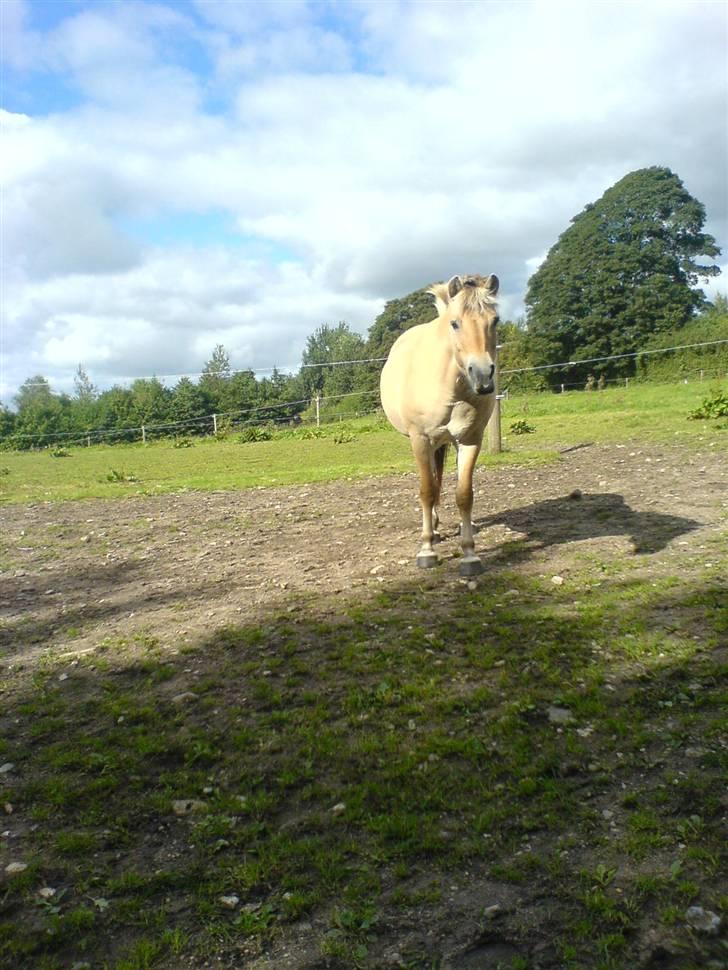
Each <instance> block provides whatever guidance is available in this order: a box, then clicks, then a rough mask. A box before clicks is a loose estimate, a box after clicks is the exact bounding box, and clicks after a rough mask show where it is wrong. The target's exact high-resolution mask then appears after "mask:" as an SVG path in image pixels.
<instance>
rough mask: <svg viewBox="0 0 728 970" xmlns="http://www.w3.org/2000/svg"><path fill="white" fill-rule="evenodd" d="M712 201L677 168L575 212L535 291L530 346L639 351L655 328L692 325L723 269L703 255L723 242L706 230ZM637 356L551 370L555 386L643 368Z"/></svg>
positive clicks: (589, 353) (568, 354) (548, 351)
mask: <svg viewBox="0 0 728 970" xmlns="http://www.w3.org/2000/svg"><path fill="white" fill-rule="evenodd" d="M704 223H705V208H704V206H703V205H702V203H700V202H698V200H697V199H694V198H693V197H692V196H691V195H690V193H689V192H688V191H687V190H686V189H685V187H684V185H683V184H682V182H681V180H680V179H679V178H678V176H677V175H675V174H674V173H673V172H671V171H670V169H668V168H662V167H658V166H653V167H652V168H643V169H639V170H638V171H636V172H631V173H630V174H629V175H625V177H624V178H622V179H620V181H619V182H617V183H616V184H615V185H613V186H612V187H611V188H610V189H608V190H607V191H606V192H605V193H604V195H603V196H602V197H601V198H600V199H598V200H597V201H596V202H594V203H592V204H590V205H588V206H587V207H586V208H585V209H584V211H583V212H580V213H579V215H577V216H575V218H574V219H572V221H571V225H570V226H569V228H568V229H566V231H565V232H563V233H562V234H561V236H559V238H558V240H557V242H556V244H555V245H554V246H553V247H552V248H551V250H550V252H549V254H548V256H547V257H546V260H545V262H544V263H543V264H542V265H541V266H540V267H539V269H538V270H537V271H536V272H535V273H534V275H533V276H532V277H531V279H530V281H529V284H528V292H527V294H526V307H527V312H528V330H529V344H530V348H531V352H532V353H533V355H534V357H535V359H536V362H537V363H555V362H557V361H562V360H565V361H569V360H580V359H581V360H584V359H587V358H590V357H602V356H608V355H612V354H626V353H632V352H634V351H636V350H639V349H640V348H641V347H642V346H643V345H644V343H645V341H646V340H647V339H648V338H649V337H650V336H651V335H652V334H655V333H660V332H663V331H666V330H674V329H676V328H679V327H682V326H684V325H685V324H686V323H687V322H688V321H689V320H690V319H691V318H692V316H693V315H694V313H695V312H696V310H698V309H700V308H701V307H702V306H704V305H705V302H706V300H705V294H704V293H703V292H702V290H700V289H698V288H697V283H698V281H699V279H700V278H703V279H707V278H708V277H710V276H714V275H716V274H717V273H719V272H720V270H719V268H718V267H717V266H715V265H712V264H706V265H702V264H699V263H698V262H696V259H697V257H699V256H708V257H715V256H717V255H719V254H720V249H719V248H718V246H717V245H716V243H715V239H714V238H713V237H712V236H711V235H709V234H708V233H705V232H703V225H704ZM634 366H635V365H634V360H632V359H626V360H624V361H613V362H607V363H604V364H595V365H593V366H591V365H589V367H587V366H586V365H582V366H581V367H571V368H567V369H565V370H559V371H547V372H546V373H547V374H548V375H549V380H550V381H551V383H552V384H559V383H561V382H570V381H582V380H583V379H584V378H585V377H586V376H587V373H588V370H589V369H591V370H593V371H594V372H595V373H597V374H599V373H603V374H605V375H606V376H610V375H611V374H624V373H633V372H634Z"/></svg>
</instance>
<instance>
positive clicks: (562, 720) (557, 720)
mask: <svg viewBox="0 0 728 970" xmlns="http://www.w3.org/2000/svg"><path fill="white" fill-rule="evenodd" d="M547 713H548V717H549V721H551V723H552V724H571V722H572V721H573V720H574V715H573V714H572V713H571V711H568V710H567V709H566V708H565V707H549V709H548V712H547Z"/></svg>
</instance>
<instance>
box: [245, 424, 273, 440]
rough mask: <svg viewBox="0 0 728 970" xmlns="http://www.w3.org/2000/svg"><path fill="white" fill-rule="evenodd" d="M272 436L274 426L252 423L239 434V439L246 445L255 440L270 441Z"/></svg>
mask: <svg viewBox="0 0 728 970" xmlns="http://www.w3.org/2000/svg"><path fill="white" fill-rule="evenodd" d="M272 437H273V429H272V428H269V427H267V426H266V425H255V424H251V425H249V426H248V427H246V428H243V430H242V431H241V432H240V434H239V435H238V441H239V442H240V444H241V445H246V444H249V443H250V442H253V441H270V440H271V438H272Z"/></svg>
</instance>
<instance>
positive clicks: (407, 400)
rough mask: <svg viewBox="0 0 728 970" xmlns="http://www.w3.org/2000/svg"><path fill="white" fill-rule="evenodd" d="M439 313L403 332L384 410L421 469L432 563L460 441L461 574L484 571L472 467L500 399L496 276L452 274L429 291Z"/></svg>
mask: <svg viewBox="0 0 728 970" xmlns="http://www.w3.org/2000/svg"><path fill="white" fill-rule="evenodd" d="M429 292H430V293H432V295H433V296H434V298H435V304H436V306H437V310H438V314H439V315H438V317H437V319H435V320H433V321H432V322H431V323H423V324H420V326H417V327H412V328H411V329H410V330H407V331H405V333H403V334H402V335H401V336H400V337H398V338H397V340H396V341H395V343H394V345H393V347H392V349H391V351H390V352H389V357H388V359H387V362H386V364H385V365H384V368H383V370H382V376H381V382H380V390H381V397H382V406H383V408H384V411H385V414H386V415H387V417H388V418H389V420H390V421H391V423H392V424H393V425H394V427H395V428H396V429H397V430H398V431H401V432H402V434H406V435H408V436H409V439H410V442H411V444H412V452H413V454H414V456H415V461H416V462H417V468H418V470H419V474H420V501H421V504H422V547H421V549H420V551H419V553H418V555H417V565H418V566H422V567H428V566H434V565H435V564H436V563H437V555H436V553H435V552H434V551H433V549H432V543H433V539H434V538H435V537H436V533H435V529H436V528H437V523H438V513H437V507H438V504H439V500H440V489H441V487H442V472H443V467H444V463H445V452H446V449H447V446H448V445H449V444H455V445H456V447H457V466H458V482H457V491H456V498H457V504H458V508H459V510H460V518H461V526H460V535H461V544H462V547H463V558H462V560H461V562H460V572H461V574H462V575H466V576H470V575H474V574H476V573H478V572H480V571H481V570H482V564H481V562H480V559H478V557H477V556H476V555H475V543H474V540H473V525H472V508H473V469H474V467H475V462H476V460H477V458H478V454H479V452H480V448H481V444H482V441H483V432H484V430H485V426H486V425H487V423H488V420H489V419H490V416H491V414H492V412H493V407H494V404H495V393H494V391H495V386H494V383H493V375H494V373H495V353H496V325H497V323H498V309H497V305H496V301H495V298H496V294H497V293H498V277H497V276H492V275H491V276H488V277H483V276H462V277H461V276H453V278H452V279H451V280H450V281H449V282H448V283H438V284H437V285H436V286H433V287H432V289H431V290H430V291H429Z"/></svg>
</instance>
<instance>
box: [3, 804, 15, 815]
mask: <svg viewBox="0 0 728 970" xmlns="http://www.w3.org/2000/svg"><path fill="white" fill-rule="evenodd" d="M3 810H4V812H5V814H6V815H12V814H13V811H14V809H13V806H12V805H11V804H10V802H5V804H4V805H3Z"/></svg>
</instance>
